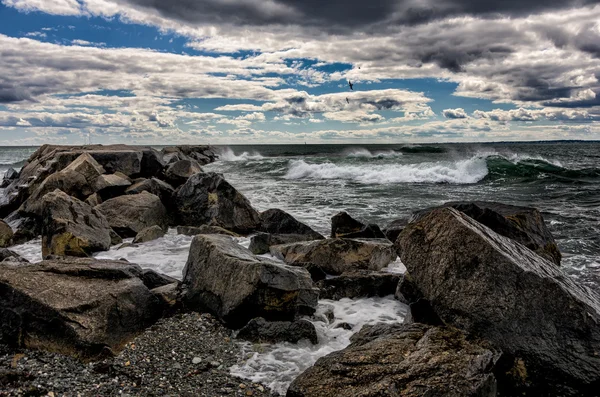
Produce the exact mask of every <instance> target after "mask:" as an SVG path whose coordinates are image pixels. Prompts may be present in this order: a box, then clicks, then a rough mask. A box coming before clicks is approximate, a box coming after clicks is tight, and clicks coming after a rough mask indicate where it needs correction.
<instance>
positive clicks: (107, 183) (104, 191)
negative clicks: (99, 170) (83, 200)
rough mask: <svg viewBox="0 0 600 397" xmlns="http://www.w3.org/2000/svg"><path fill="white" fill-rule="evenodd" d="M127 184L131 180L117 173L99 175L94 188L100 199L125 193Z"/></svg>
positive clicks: (129, 183) (129, 184)
mask: <svg viewBox="0 0 600 397" xmlns="http://www.w3.org/2000/svg"><path fill="white" fill-rule="evenodd" d="M129 186H131V181H129V179H128V178H127V177H126V176H125V175H123V176H120V175H118V174H110V175H100V176H99V177H98V179H96V182H95V183H94V189H95V191H96V193H97V194H98V195H99V196H100V197H101V198H102V201H104V200H108V199H111V198H113V197H117V196H121V195H123V194H125V190H126V189H127V188H128V187H129Z"/></svg>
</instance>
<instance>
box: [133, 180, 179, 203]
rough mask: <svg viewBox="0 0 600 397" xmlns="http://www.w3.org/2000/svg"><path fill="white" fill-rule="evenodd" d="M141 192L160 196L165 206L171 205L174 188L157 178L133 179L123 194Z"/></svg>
mask: <svg viewBox="0 0 600 397" xmlns="http://www.w3.org/2000/svg"><path fill="white" fill-rule="evenodd" d="M141 192H148V193H152V194H153V195H155V196H158V197H159V198H160V201H162V203H163V204H164V206H165V207H167V208H170V207H172V204H173V194H174V193H175V189H174V188H173V186H171V185H169V184H168V183H167V182H163V181H161V180H160V179H157V178H150V179H141V180H138V181H134V183H133V184H132V185H131V186H129V187H128V188H127V190H125V194H139V193H141Z"/></svg>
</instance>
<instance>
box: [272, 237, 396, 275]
mask: <svg viewBox="0 0 600 397" xmlns="http://www.w3.org/2000/svg"><path fill="white" fill-rule="evenodd" d="M271 254H272V255H274V256H276V257H277V258H279V259H281V260H283V261H285V262H286V263H287V264H291V265H293V264H295V263H314V264H315V265H318V266H320V267H321V268H322V269H323V270H324V271H325V272H327V273H329V274H332V275H340V274H342V273H344V272H346V271H350V270H361V269H362V270H374V271H376V270H381V269H383V268H384V267H386V266H387V265H389V264H390V263H392V262H393V261H394V260H395V259H396V257H397V255H396V252H395V251H394V247H393V246H392V244H391V243H390V242H389V241H388V240H376V239H372V240H356V239H340V238H337V239H327V240H317V241H309V242H304V243H295V244H286V245H275V246H272V247H271Z"/></svg>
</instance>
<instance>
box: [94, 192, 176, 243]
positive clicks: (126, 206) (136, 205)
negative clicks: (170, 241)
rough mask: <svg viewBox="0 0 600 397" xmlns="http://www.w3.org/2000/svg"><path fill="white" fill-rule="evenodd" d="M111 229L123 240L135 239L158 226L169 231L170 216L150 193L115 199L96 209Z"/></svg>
mask: <svg viewBox="0 0 600 397" xmlns="http://www.w3.org/2000/svg"><path fill="white" fill-rule="evenodd" d="M95 208H96V209H97V210H98V211H100V212H101V213H102V214H104V216H106V219H108V223H109V224H110V227H111V228H113V230H114V231H115V232H117V234H119V236H121V237H123V238H127V237H135V236H136V235H137V234H138V233H139V232H141V231H142V230H144V229H145V228H147V227H150V226H154V225H158V226H160V227H161V228H162V229H164V230H167V228H168V227H169V216H168V214H167V209H166V208H165V206H164V205H163V204H162V202H161V201H160V199H159V198H158V197H157V196H155V195H153V194H150V193H148V192H142V193H139V194H130V195H126V196H120V197H115V198H112V199H110V200H107V201H105V202H103V203H102V204H100V205H99V206H97V207H95Z"/></svg>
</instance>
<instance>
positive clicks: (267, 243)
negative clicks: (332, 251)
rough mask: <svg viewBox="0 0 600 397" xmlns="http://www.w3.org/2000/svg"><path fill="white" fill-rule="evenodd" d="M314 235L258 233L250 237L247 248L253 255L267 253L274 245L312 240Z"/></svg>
mask: <svg viewBox="0 0 600 397" xmlns="http://www.w3.org/2000/svg"><path fill="white" fill-rule="evenodd" d="M313 237H314V236H312V235H310V234H270V233H258V234H257V235H255V236H252V238H251V239H250V246H249V247H248V249H249V250H250V251H252V253H253V254H255V255H262V254H268V253H269V251H270V250H271V247H272V246H274V245H282V244H291V243H298V242H302V241H313V240H315V239H314V238H313Z"/></svg>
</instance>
